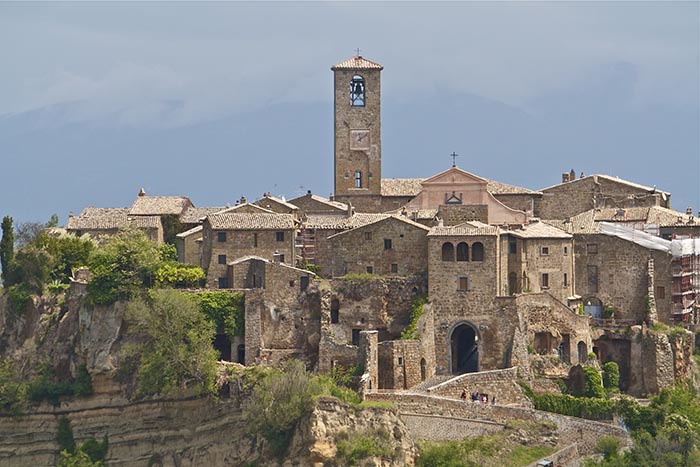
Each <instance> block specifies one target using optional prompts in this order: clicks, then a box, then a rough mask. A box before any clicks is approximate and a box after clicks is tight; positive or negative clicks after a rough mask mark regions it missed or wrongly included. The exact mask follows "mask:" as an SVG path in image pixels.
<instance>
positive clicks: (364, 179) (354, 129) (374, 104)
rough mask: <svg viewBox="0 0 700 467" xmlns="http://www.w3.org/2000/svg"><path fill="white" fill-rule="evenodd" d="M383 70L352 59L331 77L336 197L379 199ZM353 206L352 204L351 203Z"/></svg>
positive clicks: (371, 63)
mask: <svg viewBox="0 0 700 467" xmlns="http://www.w3.org/2000/svg"><path fill="white" fill-rule="evenodd" d="M382 69H384V67H383V66H382V65H380V64H378V63H375V62H372V61H369V60H367V59H366V58H364V57H362V56H360V55H359V51H358V55H355V56H354V57H351V58H349V59H347V60H345V61H342V62H340V63H337V64H335V65H333V66H332V67H331V70H333V75H334V86H333V90H334V94H335V99H334V116H335V138H334V139H335V148H334V162H335V163H334V172H335V183H334V186H333V190H334V192H335V195H336V197H337V196H340V197H342V198H346V197H347V196H366V195H375V196H379V195H381V183H382V133H381V129H382V128H381V96H382V95H381V79H380V73H381V71H382ZM353 204H355V203H353Z"/></svg>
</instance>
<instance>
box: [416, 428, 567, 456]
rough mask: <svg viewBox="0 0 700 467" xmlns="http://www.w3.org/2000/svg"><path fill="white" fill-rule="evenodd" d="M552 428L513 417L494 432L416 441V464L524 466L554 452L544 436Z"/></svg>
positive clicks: (550, 433)
mask: <svg viewBox="0 0 700 467" xmlns="http://www.w3.org/2000/svg"><path fill="white" fill-rule="evenodd" d="M555 431H556V426H555V425H553V424H552V423H549V422H542V423H539V422H522V421H515V422H512V423H509V424H507V425H506V427H505V428H504V430H503V431H502V432H500V433H498V434H496V435H493V436H486V437H481V438H473V439H465V440H462V441H449V442H446V443H434V442H429V441H424V442H419V443H418V448H419V458H418V460H417V461H416V467H479V466H483V465H498V466H499V467H521V466H526V465H529V464H531V463H532V462H534V461H536V460H537V459H540V458H542V457H545V456H547V455H549V454H551V453H552V452H554V448H553V447H552V446H549V445H547V444H546V443H545V441H544V439H545V438H549V437H551V436H552V435H553V433H554V432H555ZM550 444H551V443H550Z"/></svg>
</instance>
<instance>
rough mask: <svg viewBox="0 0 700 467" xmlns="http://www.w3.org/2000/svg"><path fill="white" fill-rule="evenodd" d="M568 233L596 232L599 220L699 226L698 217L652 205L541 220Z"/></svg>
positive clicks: (672, 225)
mask: <svg viewBox="0 0 700 467" xmlns="http://www.w3.org/2000/svg"><path fill="white" fill-rule="evenodd" d="M543 222H546V223H547V224H549V225H552V226H554V227H557V228H560V229H562V230H565V231H566V232H569V233H598V232H599V231H600V226H599V223H600V222H613V223H617V224H635V225H637V226H640V227H641V226H645V225H657V226H659V227H680V226H688V225H698V226H700V219H695V218H694V217H692V216H689V215H688V214H685V213H682V212H679V211H674V210H673V209H667V208H662V207H660V206H652V207H633V208H604V209H590V210H588V211H586V212H583V213H581V214H579V215H577V216H574V217H572V218H571V219H570V220H569V221H568V222H567V221H564V220H546V221H543Z"/></svg>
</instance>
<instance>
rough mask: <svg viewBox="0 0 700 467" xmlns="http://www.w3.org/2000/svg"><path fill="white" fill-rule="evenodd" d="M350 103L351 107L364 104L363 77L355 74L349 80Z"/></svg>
mask: <svg viewBox="0 0 700 467" xmlns="http://www.w3.org/2000/svg"><path fill="white" fill-rule="evenodd" d="M350 105H351V106H353V107H364V106H365V79H364V78H363V77H362V76H360V75H355V76H353V77H352V81H350Z"/></svg>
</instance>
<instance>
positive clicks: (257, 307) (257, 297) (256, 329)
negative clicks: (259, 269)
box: [244, 289, 265, 366]
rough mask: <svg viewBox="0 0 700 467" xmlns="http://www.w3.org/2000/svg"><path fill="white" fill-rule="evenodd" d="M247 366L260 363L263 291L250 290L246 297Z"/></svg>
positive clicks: (263, 304)
mask: <svg viewBox="0 0 700 467" xmlns="http://www.w3.org/2000/svg"><path fill="white" fill-rule="evenodd" d="M244 306H245V365H246V366H249V365H256V364H260V363H264V362H261V361H260V354H261V349H262V346H263V342H262V323H261V318H260V313H261V307H264V306H265V302H264V300H263V294H262V290H260V289H257V290H248V291H246V295H245V304H244Z"/></svg>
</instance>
